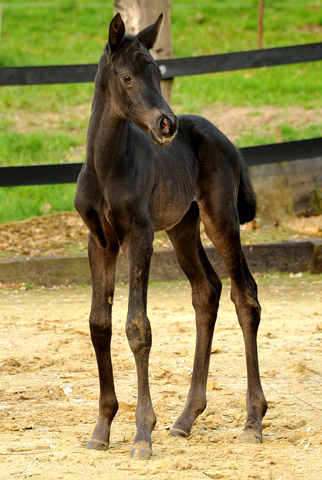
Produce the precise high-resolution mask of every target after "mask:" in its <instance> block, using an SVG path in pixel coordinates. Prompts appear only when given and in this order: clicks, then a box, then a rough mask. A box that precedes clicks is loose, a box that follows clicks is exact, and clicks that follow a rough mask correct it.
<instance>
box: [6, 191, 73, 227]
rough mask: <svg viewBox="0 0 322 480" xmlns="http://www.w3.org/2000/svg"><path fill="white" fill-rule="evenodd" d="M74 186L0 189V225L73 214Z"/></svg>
mask: <svg viewBox="0 0 322 480" xmlns="http://www.w3.org/2000/svg"><path fill="white" fill-rule="evenodd" d="M75 189H76V185H75V184H64V185H36V186H27V187H6V188H0V219H1V222H0V224H3V223H7V222H11V221H13V220H14V221H18V220H25V219H26V218H29V217H32V216H35V215H37V216H41V215H46V214H47V213H49V212H50V213H56V212H62V211H66V212H73V211H75V208H74V203H73V199H74V195H75Z"/></svg>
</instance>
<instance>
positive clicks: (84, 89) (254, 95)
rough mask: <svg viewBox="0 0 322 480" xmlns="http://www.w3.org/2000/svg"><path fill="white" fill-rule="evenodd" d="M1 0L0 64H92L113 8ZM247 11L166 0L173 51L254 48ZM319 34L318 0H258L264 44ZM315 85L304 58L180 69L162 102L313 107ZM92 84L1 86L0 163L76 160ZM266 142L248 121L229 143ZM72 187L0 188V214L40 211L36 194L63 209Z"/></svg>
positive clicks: (188, 108)
mask: <svg viewBox="0 0 322 480" xmlns="http://www.w3.org/2000/svg"><path fill="white" fill-rule="evenodd" d="M99 3H101V6H100V7H99V5H98V4H99ZM50 5H51V6H50ZM2 6H3V19H2V31H1V43H0V66H28V65H60V64H77V63H96V62H97V61H98V59H99V57H100V54H101V51H102V48H103V46H104V44H105V42H106V40H107V37H108V24H109V22H110V20H111V18H112V15H113V2H112V1H111V0H110V1H109V2H93V3H91V2H88V1H86V0H78V1H68V0H67V1H66V0H51V1H50V3H49V2H48V3H47V2H42V1H41V0H38V1H36V0H33V1H30V2H29V1H28V0H12V1H4V2H2ZM257 15H258V0H248V1H247V2H245V4H244V6H243V5H242V2H237V1H236V2H231V1H228V0H221V1H219V0H217V1H214V0H202V2H197V1H196V0H193V1H189V0H173V2H172V35H173V46H174V56H175V57H187V56H199V55H208V54H214V53H227V52H233V51H242V50H253V49H256V47H257ZM321 33H322V1H321V0H301V2H299V4H297V3H296V2H290V1H288V0H285V1H284V2H280V1H278V0H272V1H270V2H266V6H265V17H264V38H263V47H264V48H270V47H277V46H284V45H296V44H302V43H312V42H319V41H321ZM321 91H322V62H313V63H307V64H298V65H289V66H282V67H274V68H262V69H256V70H245V71H239V72H226V73H219V74H212V75H200V76H191V77H181V78H178V79H176V80H175V82H174V88H173V94H172V104H173V105H174V106H175V111H176V112H178V113H182V112H194V113H200V112H202V110H203V108H205V107H209V106H212V105H225V106H227V105H228V106H231V107H234V106H236V107H243V106H247V107H254V108H256V107H260V106H266V105H267V106H275V107H279V108H281V109H284V108H288V107H290V106H292V105H293V106H301V107H303V108H305V109H316V110H317V111H318V110H319V109H321V107H322V96H321V94H320V92H321ZM92 92H93V85H92V84H72V85H46V86H31V87H1V95H0V165H1V166H4V165H21V164H25V165H26V164H39V163H49V164H50V163H61V162H62V163H63V162H70V161H83V160H84V152H85V137H86V129H87V123H88V116H89V112H90V104H91V97H92ZM80 107H82V108H83V110H82V113H81V114H80V111H79V108H80ZM84 111H85V113H84ZM87 112H88V113H87ZM51 115H53V116H54V119H52V118H51ZM317 118H318V116H317ZM37 119H40V121H38V122H37ZM321 131H322V120H318V119H317V121H316V123H314V124H308V125H307V124H304V123H303V125H300V126H298V125H297V126H296V127H295V126H292V125H289V124H288V123H287V121H286V120H285V121H281V124H280V136H281V137H282V139H283V140H284V141H287V140H297V139H301V138H310V137H314V136H320V135H321ZM275 141H276V135H275V134H272V132H269V131H266V130H265V129H263V131H262V132H258V131H256V132H254V131H252V129H251V128H249V129H248V130H247V129H246V130H245V129H243V130H242V131H241V132H240V135H239V137H238V139H237V144H238V146H248V145H256V144H259V143H270V142H275ZM74 190H75V185H60V186H44V187H37V188H35V187H23V188H22V187H21V188H20V187H19V188H12V189H10V188H6V189H0V223H4V222H6V221H8V220H18V219H21V218H26V217H29V216H31V215H34V214H43V212H42V210H41V207H42V205H43V204H44V203H45V204H51V205H52V210H51V212H53V211H60V210H73V201H72V200H73V195H74Z"/></svg>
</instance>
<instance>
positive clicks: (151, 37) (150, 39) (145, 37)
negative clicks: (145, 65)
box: [137, 13, 163, 50]
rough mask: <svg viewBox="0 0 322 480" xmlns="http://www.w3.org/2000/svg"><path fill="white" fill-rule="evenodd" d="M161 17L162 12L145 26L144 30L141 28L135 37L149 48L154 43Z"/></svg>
mask: <svg viewBox="0 0 322 480" xmlns="http://www.w3.org/2000/svg"><path fill="white" fill-rule="evenodd" d="M162 19H163V13H161V15H159V17H158V19H157V21H156V22H155V23H153V24H152V25H149V26H148V27H146V28H145V29H144V30H142V31H141V32H140V33H138V34H137V38H138V39H139V41H140V42H141V43H143V45H144V46H145V47H146V48H147V49H148V50H150V48H152V47H153V45H154V44H155V41H156V39H157V36H158V33H159V30H160V27H161V24H162Z"/></svg>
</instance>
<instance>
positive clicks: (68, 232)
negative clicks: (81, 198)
mask: <svg viewBox="0 0 322 480" xmlns="http://www.w3.org/2000/svg"><path fill="white" fill-rule="evenodd" d="M241 237H242V243H260V242H282V241H297V240H307V239H308V238H310V237H322V215H317V216H312V217H293V218H291V219H289V220H288V221H287V222H284V224H283V225H271V226H270V227H269V228H267V226H263V225H261V222H260V219H256V220H254V222H251V223H248V224H246V225H243V226H242V227H241ZM87 238H88V230H87V228H86V227H85V225H84V224H83V222H82V220H81V218H80V217H79V215H78V214H77V213H76V212H75V213H68V212H61V213H56V214H54V215H48V216H43V217H32V218H29V219H27V220H24V221H22V222H10V223H6V224H4V225H0V258H7V257H10V258H19V257H26V256H27V257H38V256H56V255H70V254H80V253H86V251H87ZM201 238H202V241H203V243H204V245H211V242H210V241H209V240H208V238H207V237H206V235H205V233H204V232H203V230H202V234H201ZM154 248H155V249H158V248H172V245H171V243H170V240H169V239H168V237H167V235H166V234H165V233H164V232H159V233H157V234H156V238H155V240H154Z"/></svg>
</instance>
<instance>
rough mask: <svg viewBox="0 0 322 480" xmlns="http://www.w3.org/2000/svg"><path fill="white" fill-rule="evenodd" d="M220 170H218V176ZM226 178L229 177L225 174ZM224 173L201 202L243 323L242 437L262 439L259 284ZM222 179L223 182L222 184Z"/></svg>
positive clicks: (264, 407) (207, 187) (263, 407)
mask: <svg viewBox="0 0 322 480" xmlns="http://www.w3.org/2000/svg"><path fill="white" fill-rule="evenodd" d="M218 175H219V173H218V172H217V177H218ZM225 178H226V181H228V180H227V179H228V178H229V177H228V175H227V176H226V177H225ZM225 178H224V176H223V177H222V178H221V179H219V178H217V179H216V180H217V181H216V180H215V179H213V178H212V179H210V182H209V184H208V185H204V192H206V193H205V194H204V195H203V196H201V200H200V203H199V206H200V213H201V219H202V221H203V223H204V225H205V230H206V234H207V236H208V237H209V238H210V240H211V241H212V242H213V244H214V245H215V247H216V249H217V250H218V252H219V253H220V255H221V256H222V258H223V260H224V262H225V265H226V268H227V271H228V273H229V275H230V278H231V299H232V301H233V302H234V304H235V307H236V312H237V316H238V321H239V324H240V326H241V329H242V332H243V337H244V343H245V351H246V366H247V402H246V403H247V420H246V425H245V429H244V433H243V440H244V441H247V442H250V443H259V442H261V441H262V418H263V417H264V415H265V413H266V410H267V403H266V400H265V397H264V394H263V390H262V387H261V381H260V375H259V367H258V354H257V330H258V327H259V323H260V312H261V308H260V305H259V302H258V298H257V285H256V282H255V280H254V278H253V277H252V275H251V273H250V271H249V269H248V266H247V263H246V260H245V257H244V254H243V251H242V248H241V242H240V234H239V217H238V212H237V208H236V206H235V201H234V196H233V192H234V188H233V185H227V184H226V183H225ZM220 181H221V182H222V184H221V185H220Z"/></svg>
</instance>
